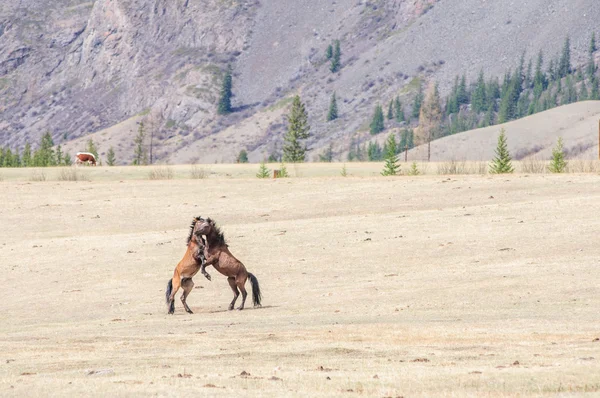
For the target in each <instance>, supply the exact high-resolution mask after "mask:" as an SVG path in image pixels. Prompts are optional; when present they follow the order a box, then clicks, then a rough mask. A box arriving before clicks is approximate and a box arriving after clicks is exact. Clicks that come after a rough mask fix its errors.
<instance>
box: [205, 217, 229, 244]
mask: <svg viewBox="0 0 600 398" xmlns="http://www.w3.org/2000/svg"><path fill="white" fill-rule="evenodd" d="M206 221H208V222H209V223H210V224H212V226H213V228H214V230H215V235H217V244H219V245H225V246H228V245H227V242H226V241H225V234H223V232H222V231H221V229H220V228H219V227H217V224H215V222H214V220H211V219H210V218H207V219H206Z"/></svg>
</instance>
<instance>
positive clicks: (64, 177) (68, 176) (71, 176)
mask: <svg viewBox="0 0 600 398" xmlns="http://www.w3.org/2000/svg"><path fill="white" fill-rule="evenodd" d="M84 179H85V178H84V175H83V173H81V172H80V171H79V170H77V169H76V168H74V167H63V168H61V169H60V173H59V174H58V180H59V181H81V180H84Z"/></svg>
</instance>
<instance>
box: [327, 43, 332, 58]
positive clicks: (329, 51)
mask: <svg viewBox="0 0 600 398" xmlns="http://www.w3.org/2000/svg"><path fill="white" fill-rule="evenodd" d="M325 57H326V58H327V59H331V57H333V46H332V45H331V44H330V45H328V46H327V50H325Z"/></svg>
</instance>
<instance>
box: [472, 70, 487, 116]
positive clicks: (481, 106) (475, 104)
mask: <svg viewBox="0 0 600 398" xmlns="http://www.w3.org/2000/svg"><path fill="white" fill-rule="evenodd" d="M485 91H486V90H485V78H484V75H483V69H482V70H481V72H479V78H478V79H477V86H475V90H474V91H473V95H471V107H472V108H473V111H474V112H476V113H479V112H485V111H486V110H487V107H486V105H487V98H486V95H485Z"/></svg>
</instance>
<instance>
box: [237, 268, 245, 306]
mask: <svg viewBox="0 0 600 398" xmlns="http://www.w3.org/2000/svg"><path fill="white" fill-rule="evenodd" d="M247 279H248V278H247V277H244V278H240V276H239V275H238V277H237V278H236V284H237V287H238V289H240V291H241V292H242V304H241V305H240V306H239V307H238V310H239V311H241V310H243V309H244V304H246V296H248V293H247V292H246V286H245V285H246V280H247Z"/></svg>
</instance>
